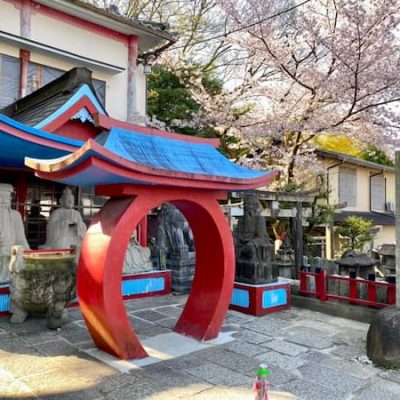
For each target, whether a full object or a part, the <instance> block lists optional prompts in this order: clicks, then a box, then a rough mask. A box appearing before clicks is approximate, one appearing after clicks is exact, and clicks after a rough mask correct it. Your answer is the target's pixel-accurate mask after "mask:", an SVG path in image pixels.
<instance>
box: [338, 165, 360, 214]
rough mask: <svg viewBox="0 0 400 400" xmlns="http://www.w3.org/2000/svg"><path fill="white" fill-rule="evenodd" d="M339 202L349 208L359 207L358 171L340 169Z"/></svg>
mask: <svg viewBox="0 0 400 400" xmlns="http://www.w3.org/2000/svg"><path fill="white" fill-rule="evenodd" d="M339 202H340V203H346V204H347V207H356V206H357V171H356V170H355V169H351V168H345V167H340V168H339Z"/></svg>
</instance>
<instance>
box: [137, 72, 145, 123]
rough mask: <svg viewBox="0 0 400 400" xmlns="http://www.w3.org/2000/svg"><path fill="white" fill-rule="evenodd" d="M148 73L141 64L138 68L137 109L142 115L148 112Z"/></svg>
mask: <svg viewBox="0 0 400 400" xmlns="http://www.w3.org/2000/svg"><path fill="white" fill-rule="evenodd" d="M146 86H147V85H146V75H145V74H144V73H143V68H142V66H141V65H139V66H138V68H137V70H136V109H137V112H138V113H139V114H141V115H145V114H146V90H147V87H146Z"/></svg>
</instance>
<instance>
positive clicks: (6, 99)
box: [0, 54, 20, 108]
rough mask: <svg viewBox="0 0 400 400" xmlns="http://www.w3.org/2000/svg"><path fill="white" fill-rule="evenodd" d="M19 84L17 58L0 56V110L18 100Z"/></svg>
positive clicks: (18, 63) (18, 62)
mask: <svg viewBox="0 0 400 400" xmlns="http://www.w3.org/2000/svg"><path fill="white" fill-rule="evenodd" d="M19 82H20V61H19V58H15V57H10V56H6V55H2V54H0V108H2V107H5V106H7V105H9V104H11V103H13V102H14V101H16V100H17V99H18V97H19Z"/></svg>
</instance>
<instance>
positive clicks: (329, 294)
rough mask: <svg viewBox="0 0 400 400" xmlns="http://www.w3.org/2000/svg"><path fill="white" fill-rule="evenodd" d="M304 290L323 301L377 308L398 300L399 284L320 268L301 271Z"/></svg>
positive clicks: (301, 291)
mask: <svg viewBox="0 0 400 400" xmlns="http://www.w3.org/2000/svg"><path fill="white" fill-rule="evenodd" d="M300 294H301V295H303V296H309V297H315V298H317V299H320V300H321V301H329V300H333V301H344V302H348V303H350V304H358V305H362V306H369V307H374V308H382V307H386V306H388V305H392V304H395V303H396V285H395V283H390V282H378V281H375V275H373V274H372V276H370V277H369V279H362V278H358V277H355V276H354V275H352V276H350V277H345V276H339V275H327V273H326V271H325V270H323V269H321V270H317V272H306V271H301V272H300Z"/></svg>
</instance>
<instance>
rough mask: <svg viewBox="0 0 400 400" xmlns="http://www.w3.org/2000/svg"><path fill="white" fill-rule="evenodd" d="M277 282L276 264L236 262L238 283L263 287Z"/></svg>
mask: <svg viewBox="0 0 400 400" xmlns="http://www.w3.org/2000/svg"><path fill="white" fill-rule="evenodd" d="M277 280H278V267H277V265H276V264H275V263H272V262H269V263H267V262H252V261H243V260H240V259H239V260H236V272H235V281H236V282H240V283H248V284H251V285H261V284H267V283H272V282H277Z"/></svg>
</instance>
